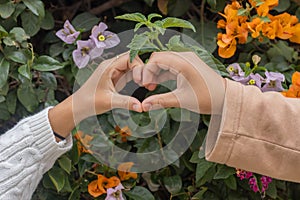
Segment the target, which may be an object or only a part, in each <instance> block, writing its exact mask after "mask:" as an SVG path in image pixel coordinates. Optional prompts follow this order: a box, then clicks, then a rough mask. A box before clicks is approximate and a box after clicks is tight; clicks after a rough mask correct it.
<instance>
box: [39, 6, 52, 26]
mask: <svg viewBox="0 0 300 200" xmlns="http://www.w3.org/2000/svg"><path fill="white" fill-rule="evenodd" d="M40 25H41V28H42V29H45V30H51V29H53V28H54V18H53V16H52V13H51V12H49V11H48V10H47V11H46V13H45V17H44V18H43V19H42V21H41V24H40Z"/></svg>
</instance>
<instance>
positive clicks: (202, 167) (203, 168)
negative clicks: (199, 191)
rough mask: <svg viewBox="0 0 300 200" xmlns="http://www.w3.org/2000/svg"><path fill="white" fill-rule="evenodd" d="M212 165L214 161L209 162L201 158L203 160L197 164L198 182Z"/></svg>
mask: <svg viewBox="0 0 300 200" xmlns="http://www.w3.org/2000/svg"><path fill="white" fill-rule="evenodd" d="M212 166H213V163H212V162H208V161H206V160H205V159H201V162H199V163H198V164H197V168H196V182H198V181H199V180H200V179H201V178H202V177H203V176H204V175H205V173H206V172H207V170H208V169H209V168H210V167H212Z"/></svg>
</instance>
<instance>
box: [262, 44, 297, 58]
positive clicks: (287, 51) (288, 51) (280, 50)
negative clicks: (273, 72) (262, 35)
mask: <svg viewBox="0 0 300 200" xmlns="http://www.w3.org/2000/svg"><path fill="white" fill-rule="evenodd" d="M267 55H268V56H269V57H270V58H271V59H272V58H276V57H277V56H284V57H285V58H286V60H287V61H289V62H290V63H292V62H293V55H294V48H292V47H289V45H288V43H287V42H285V41H282V40H279V41H278V42H277V43H276V44H274V45H272V47H271V48H270V49H269V50H268V51H267Z"/></svg>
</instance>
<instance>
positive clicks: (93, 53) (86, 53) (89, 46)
mask: <svg viewBox="0 0 300 200" xmlns="http://www.w3.org/2000/svg"><path fill="white" fill-rule="evenodd" d="M102 53H103V49H101V48H96V46H95V43H94V42H93V41H92V40H87V41H83V40H78V41H77V49H76V50H74V51H73V53H72V56H73V60H74V62H75V64H76V65H77V67H78V68H83V67H85V66H86V65H87V64H88V63H89V61H90V60H92V59H94V58H96V57H97V56H101V54H102Z"/></svg>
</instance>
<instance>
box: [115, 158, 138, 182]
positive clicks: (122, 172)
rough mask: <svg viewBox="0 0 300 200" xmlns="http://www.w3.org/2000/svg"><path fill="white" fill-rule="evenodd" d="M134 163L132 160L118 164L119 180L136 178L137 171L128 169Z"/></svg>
mask: <svg viewBox="0 0 300 200" xmlns="http://www.w3.org/2000/svg"><path fill="white" fill-rule="evenodd" d="M133 165H134V163H133V162H125V163H122V164H120V165H119V166H118V174H119V177H120V179H121V181H125V180H128V179H130V178H133V179H137V173H135V172H130V169H131V168H132V166H133Z"/></svg>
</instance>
